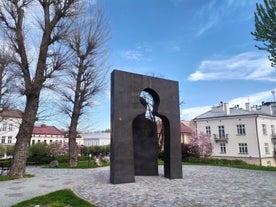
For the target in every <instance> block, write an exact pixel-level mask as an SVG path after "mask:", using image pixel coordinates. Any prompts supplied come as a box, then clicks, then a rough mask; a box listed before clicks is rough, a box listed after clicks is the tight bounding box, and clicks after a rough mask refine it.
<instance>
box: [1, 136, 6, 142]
mask: <svg viewBox="0 0 276 207" xmlns="http://www.w3.org/2000/svg"><path fill="white" fill-rule="evenodd" d="M5 142H6V137H5V136H2V140H1V143H2V144H5Z"/></svg>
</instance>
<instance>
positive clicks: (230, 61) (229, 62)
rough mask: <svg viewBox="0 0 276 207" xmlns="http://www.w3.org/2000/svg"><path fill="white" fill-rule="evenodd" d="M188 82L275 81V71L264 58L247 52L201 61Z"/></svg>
mask: <svg viewBox="0 0 276 207" xmlns="http://www.w3.org/2000/svg"><path fill="white" fill-rule="evenodd" d="M188 80H189V81H200V80H265V81H273V82H275V81H276V74H275V70H274V69H273V68H272V67H271V64H270V62H269V60H268V59H267V57H266V56H264V55H263V54H260V53H254V52H247V53H241V54H237V55H235V56H232V57H229V58H224V59H213V60H203V61H202V62H201V63H200V65H199V67H198V69H197V70H196V71H195V72H194V73H192V74H190V75H189V77H188Z"/></svg>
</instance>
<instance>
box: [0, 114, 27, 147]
mask: <svg viewBox="0 0 276 207" xmlns="http://www.w3.org/2000/svg"><path fill="white" fill-rule="evenodd" d="M21 121H22V112H21V111H20V110H11V109H6V110H4V111H2V112H0V137H1V140H0V143H1V144H3V145H5V146H9V145H14V144H15V143H16V135H17V133H18V131H19V127H20V124H21Z"/></svg>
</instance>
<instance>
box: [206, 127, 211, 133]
mask: <svg viewBox="0 0 276 207" xmlns="http://www.w3.org/2000/svg"><path fill="white" fill-rule="evenodd" d="M205 132H206V134H211V127H210V126H206V127H205Z"/></svg>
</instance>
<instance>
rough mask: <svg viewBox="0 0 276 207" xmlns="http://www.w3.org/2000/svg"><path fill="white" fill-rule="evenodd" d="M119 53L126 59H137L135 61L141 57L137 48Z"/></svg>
mask: <svg viewBox="0 0 276 207" xmlns="http://www.w3.org/2000/svg"><path fill="white" fill-rule="evenodd" d="M120 54H121V55H122V56H123V57H124V58H126V59H128V60H137V61H139V60H141V59H142V57H143V54H142V53H140V52H139V51H137V50H127V51H122V52H121V53H120Z"/></svg>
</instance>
